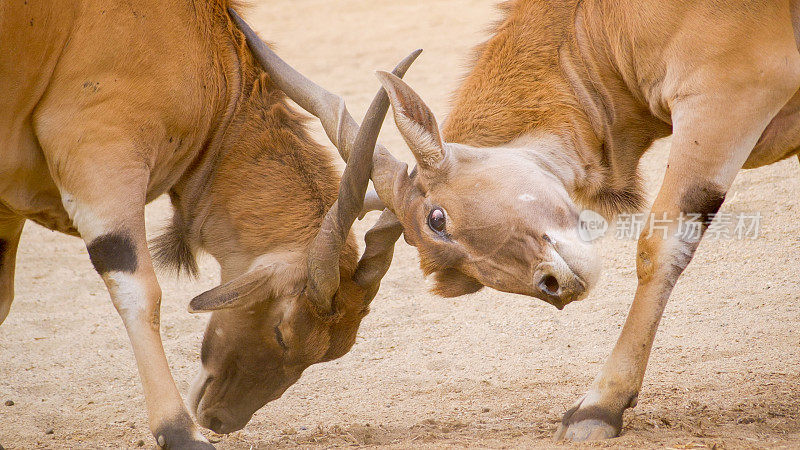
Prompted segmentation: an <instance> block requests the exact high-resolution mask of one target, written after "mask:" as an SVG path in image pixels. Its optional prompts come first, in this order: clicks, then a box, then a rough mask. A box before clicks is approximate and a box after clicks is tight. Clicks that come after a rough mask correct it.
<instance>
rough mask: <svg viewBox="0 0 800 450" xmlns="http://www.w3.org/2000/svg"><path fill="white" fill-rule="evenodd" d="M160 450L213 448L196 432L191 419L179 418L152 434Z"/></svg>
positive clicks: (202, 449)
mask: <svg viewBox="0 0 800 450" xmlns="http://www.w3.org/2000/svg"><path fill="white" fill-rule="evenodd" d="M153 435H154V436H155V438H156V444H158V447H159V448H162V449H172V450H183V449H191V450H195V449H197V450H213V449H214V446H213V445H211V444H210V443H209V442H208V440H207V439H206V438H205V437H204V436H203V435H202V434H201V433H200V431H198V429H197V426H195V424H194V422H192V419H190V418H189V417H188V416H187V417H181V418H178V419H176V420H173V421H170V422H168V423H165V424H163V425H162V426H160V427H158V429H157V430H156V431H155V433H153Z"/></svg>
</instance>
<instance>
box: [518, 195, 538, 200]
mask: <svg viewBox="0 0 800 450" xmlns="http://www.w3.org/2000/svg"><path fill="white" fill-rule="evenodd" d="M517 200H519V201H521V202H532V201H534V200H536V197H534V196H532V195H531V194H522V195H520V196H519V197H517Z"/></svg>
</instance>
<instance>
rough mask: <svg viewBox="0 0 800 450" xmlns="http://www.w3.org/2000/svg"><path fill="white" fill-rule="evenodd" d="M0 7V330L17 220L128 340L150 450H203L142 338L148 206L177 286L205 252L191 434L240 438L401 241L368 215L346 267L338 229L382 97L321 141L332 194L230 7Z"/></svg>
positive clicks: (335, 337) (384, 102)
mask: <svg viewBox="0 0 800 450" xmlns="http://www.w3.org/2000/svg"><path fill="white" fill-rule="evenodd" d="M3 6H4V7H2V8H0V30H2V42H3V45H2V46H0V90H2V91H3V93H4V94H3V96H2V97H1V98H2V99H1V100H0V141H2V142H3V143H4V146H3V149H2V157H0V322H3V321H4V320H5V318H6V317H7V315H8V313H9V309H10V306H11V302H12V299H13V296H14V289H13V278H14V267H15V254H16V250H17V247H18V243H19V239H20V235H21V232H22V228H23V224H24V223H25V221H26V220H31V221H33V222H36V223H38V224H40V225H43V226H45V227H47V228H50V229H52V230H56V231H60V232H63V233H66V234H69V235H73V236H78V237H80V238H82V239H83V240H84V241H85V242H86V246H87V249H88V253H89V256H90V258H91V261H92V263H93V264H94V267H95V268H96V269H97V271H98V273H99V274H100V275H101V277H102V279H103V280H104V282H105V284H106V286H107V288H108V291H109V293H110V296H111V300H112V302H113V304H114V306H115V307H116V309H117V311H118V312H119V314H120V316H121V318H122V321H123V323H124V325H125V328H126V330H127V332H128V335H129V338H130V341H131V345H132V347H133V352H134V355H135V358H136V362H137V366H138V370H139V374H140V378H141V380H142V385H143V388H144V396H145V401H146V404H147V411H148V420H149V426H150V429H151V431H152V432H153V434H154V436H155V438H156V441H157V443H158V445H159V446H161V447H171V448H206V447H211V445H210V444H209V443H208V442H207V440H206V439H205V438H204V437H203V436H202V435H201V434H200V433H199V431H198V428H197V427H196V425H195V424H194V422H193V420H192V418H191V417H190V415H189V412H188V411H187V409H186V407H185V406H184V403H183V401H182V399H181V396H180V394H179V392H178V390H177V388H176V387H175V383H174V381H173V378H172V375H171V373H170V369H169V366H168V364H167V360H166V357H165V354H164V349H163V346H162V342H161V337H160V335H159V323H160V320H159V309H160V302H161V289H160V287H159V284H158V280H157V279H156V274H155V271H154V268H153V262H152V260H151V256H150V252H149V251H148V245H147V241H146V236H145V222H144V207H145V204H147V203H148V202H149V201H150V200H152V199H154V198H156V197H158V196H159V195H161V194H164V193H168V194H169V196H170V198H171V200H172V205H173V207H174V216H173V220H172V223H171V225H170V227H169V229H168V231H167V232H166V233H165V234H164V235H163V236H161V237H160V238H158V239H157V240H156V241H155V242H154V250H155V254H156V257H157V258H156V259H157V260H159V261H161V262H162V263H163V264H164V265H166V266H167V267H170V268H173V269H176V270H185V271H187V272H189V273H194V272H196V271H197V266H196V263H195V259H194V256H195V254H196V253H197V252H198V251H205V252H207V253H209V254H211V255H212V256H213V257H214V258H215V259H216V260H217V261H218V262H219V263H220V266H221V272H222V276H221V278H222V282H223V284H222V285H221V286H219V287H218V288H215V289H212V290H210V291H208V292H206V293H204V294H202V295H200V296H198V297H196V298H195V299H193V300H192V301H191V303H190V310H191V311H193V312H202V311H213V314H212V315H211V319H210V322H209V324H208V328H207V331H206V335H205V339H204V341H203V347H202V352H201V353H202V354H201V359H202V362H203V364H202V367H203V369H202V370H201V376H200V377H199V381H198V383H199V384H198V385H197V386H196V387H195V388H193V389H192V394H191V401H190V402H189V403H190V406H191V407H192V408H194V409H195V411H196V413H197V418H198V420H199V422H200V424H201V425H203V426H206V427H209V428H212V429H213V430H215V431H219V432H223V433H224V432H229V431H232V430H235V429H238V428H241V427H242V426H244V424H245V423H247V421H248V420H249V418H250V417H251V415H252V414H253V412H254V411H255V410H257V409H258V408H260V407H261V406H263V405H264V404H265V403H266V402H268V401H269V400H272V399H274V398H277V397H279V396H280V395H281V394H282V393H283V392H284V391H285V390H286V388H287V387H288V386H290V385H291V384H293V383H294V382H296V381H297V379H298V378H299V377H300V375H301V373H302V372H303V370H304V369H305V368H306V367H308V366H309V365H311V364H314V363H317V362H322V361H327V360H331V359H334V358H337V357H339V356H341V355H343V354H345V353H346V352H347V351H348V350H349V349H350V348H351V347H352V345H353V343H354V341H355V336H356V332H357V330H358V327H359V324H360V322H361V320H362V318H363V317H364V316H365V315H366V314H367V312H368V311H369V303H370V301H371V300H372V298H373V297H374V296H375V294H376V292H377V290H378V286H379V283H380V280H381V278H382V276H383V275H384V274H385V272H386V270H387V269H388V267H389V264H390V262H391V257H392V251H393V248H394V243H395V241H396V240H397V238H398V237H399V236H400V234H401V231H402V230H401V228H400V227H399V225H398V223H397V222H396V220H394V216H393V214H392V213H391V212H388V211H387V212H385V213H384V214H383V215H382V216H381V217H380V219H379V220H378V223H377V224H376V225H375V226H374V227H373V228H372V230H370V231H369V232H368V233H367V235H366V238H365V240H366V248H365V250H364V254H363V255H362V257H361V258H360V260H359V259H358V254H357V246H356V243H355V239H354V236H353V234H352V233H351V231H350V228H351V225H352V224H353V221H354V220H355V219H356V218H357V217H358V215H359V214H360V212H361V210H362V204H363V201H364V194H365V191H366V189H367V183H368V181H369V175H370V171H371V163H372V152H373V149H374V148H375V141H376V139H377V134H378V132H379V129H380V124H381V123H382V121H383V118H384V117H385V114H386V112H387V111H388V108H389V104H388V99H387V98H386V94H385V92H384V91H383V90H382V89H381V90H380V91H379V94H378V96H377V97H376V100H375V101H374V102H373V104H372V105H371V107H370V109H369V111H368V112H367V116H366V119H365V126H364V127H363V128H360V127H358V126H357V125H356V124H354V123H349V124H348V126H347V127H345V128H342V129H341V130H340V131H339V133H338V135H337V137H336V141H335V142H336V144H337V146H338V147H339V150H340V152H341V155H342V157H343V158H344V159H345V160H346V161H347V166H346V168H345V171H344V175H343V176H342V178H341V183H340V179H339V175H338V173H337V171H336V169H335V165H334V161H333V158H332V156H331V155H330V154H329V152H327V151H326V150H325V149H324V148H323V147H321V146H320V145H318V144H317V143H315V142H314V141H313V140H312V139H311V138H310V136H309V133H308V130H307V127H306V124H305V121H306V118H305V117H304V116H302V115H301V114H299V113H298V112H296V111H294V110H293V109H292V108H291V107H290V106H289V105H288V104H287V100H286V98H285V95H284V94H283V93H282V92H281V91H280V90H279V89H278V88H277V87H276V86H275V84H274V83H273V82H272V81H271V80H270V77H269V76H268V75H267V74H265V73H264V71H263V70H262V69H261V68H259V66H258V64H257V62H256V61H255V60H254V58H253V56H252V55H251V53H250V51H249V49H248V47H247V45H246V44H245V39H244V36H243V34H242V33H241V32H240V31H239V29H238V28H237V27H236V25H235V23H234V22H233V21H232V19H231V17H230V15H229V14H228V11H227V9H228V8H229V7H230V2H228V1H225V0H218V1H208V2H190V1H178V2H166V3H164V2H154V1H149V0H148V1H141V2H133V3H131V2H113V1H104V0H103V1H91V2H89V1H71V2H55V3H52V2H44V1H34V0H31V1H26V2H24V3H23V2H19V3H18V4H16V3H15V4H14V6H13V7H11V6H10V5H6V4H4V5H3ZM417 54H418V52H415V53H413V54H412V55H411V56H409V57H408V58H406V59H405V60H404V61H403V62H402V63H401V64H400V65H399V66H398V68H397V69H396V72H395V73H396V74H397V75H398V76H402V74H403V73H404V72H405V70H406V69H407V68H408V66H409V65H410V64H411V62H412V61H413V60H414V58H416V55H417ZM376 85H377V83H376Z"/></svg>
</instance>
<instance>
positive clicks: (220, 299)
mask: <svg viewBox="0 0 800 450" xmlns="http://www.w3.org/2000/svg"><path fill="white" fill-rule="evenodd" d="M275 272H276V267H275V265H274V264H271V265H268V266H258V267H257V268H256V269H255V270H252V271H250V272H247V273H246V274H244V275H242V276H240V277H238V278H234V279H233V280H231V281H229V282H227V283H225V284H222V285H220V286H217V287H215V288H214V289H211V290H209V291H206V292H203V293H202V294H200V295H198V296H197V297H195V298H193V299H192V301H191V302H189V308H188V309H189V312H190V313H200V312H210V311H217V310H220V309H229V308H238V307H242V306H247V305H251V304H253V303H255V302H257V301H259V300H266V299H268V298H270V297H271V295H270V294H271V289H270V284H271V282H272V276H273V275H274V274H275Z"/></svg>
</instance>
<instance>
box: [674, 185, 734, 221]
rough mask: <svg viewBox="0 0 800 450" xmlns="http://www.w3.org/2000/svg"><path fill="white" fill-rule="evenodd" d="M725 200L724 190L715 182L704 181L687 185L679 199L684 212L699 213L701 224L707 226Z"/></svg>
mask: <svg viewBox="0 0 800 450" xmlns="http://www.w3.org/2000/svg"><path fill="white" fill-rule="evenodd" d="M723 202H725V190H724V189H723V188H722V187H720V186H719V185H718V184H716V183H712V182H710V181H704V182H700V183H696V184H694V185H692V186H690V187H689V189H687V190H686V192H685V193H684V194H683V197H682V198H681V200H680V205H679V206H680V209H681V212H682V213H684V214H687V215H688V214H700V218H701V220H702V222H703V226H705V227H707V226H708V224H710V223H711V220H713V219H714V215H715V214H716V213H717V212H718V211H719V208H720V207H722V203H723Z"/></svg>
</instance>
